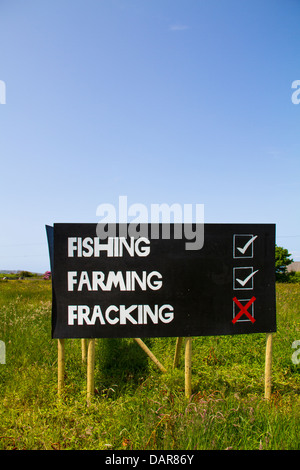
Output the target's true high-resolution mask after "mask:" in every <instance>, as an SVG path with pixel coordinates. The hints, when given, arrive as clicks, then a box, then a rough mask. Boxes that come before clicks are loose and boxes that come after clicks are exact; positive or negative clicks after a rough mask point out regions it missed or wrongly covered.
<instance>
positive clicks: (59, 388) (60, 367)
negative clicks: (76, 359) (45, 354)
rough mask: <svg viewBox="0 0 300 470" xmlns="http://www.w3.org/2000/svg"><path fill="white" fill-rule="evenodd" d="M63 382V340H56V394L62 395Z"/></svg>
mask: <svg viewBox="0 0 300 470" xmlns="http://www.w3.org/2000/svg"><path fill="white" fill-rule="evenodd" d="M64 384H65V340H64V339H58V340H57V395H58V397H61V396H62V393H63V389H64Z"/></svg>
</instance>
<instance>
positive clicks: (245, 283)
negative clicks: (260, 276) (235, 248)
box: [233, 266, 258, 290]
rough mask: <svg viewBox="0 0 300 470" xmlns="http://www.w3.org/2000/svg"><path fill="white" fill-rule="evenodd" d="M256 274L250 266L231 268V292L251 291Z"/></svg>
mask: <svg viewBox="0 0 300 470" xmlns="http://www.w3.org/2000/svg"><path fill="white" fill-rule="evenodd" d="M257 272H258V269H257V270H256V271H254V270H253V267H252V266H249V267H248V266H247V267H241V268H233V290H252V289H253V287H254V276H255V274H256V273H257Z"/></svg>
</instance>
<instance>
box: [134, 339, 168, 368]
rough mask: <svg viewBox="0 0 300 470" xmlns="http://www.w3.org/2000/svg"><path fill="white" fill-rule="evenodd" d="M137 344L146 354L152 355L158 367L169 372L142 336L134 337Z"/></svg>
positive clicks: (151, 357)
mask: <svg viewBox="0 0 300 470" xmlns="http://www.w3.org/2000/svg"><path fill="white" fill-rule="evenodd" d="M134 339H135V341H136V342H137V344H138V345H139V346H140V347H141V348H142V349H143V351H145V353H146V354H148V356H149V357H150V359H151V360H152V361H153V362H154V363H155V364H156V365H157V367H158V368H159V369H160V370H161V371H162V372H167V371H166V369H165V368H164V366H163V365H162V364H161V363H160V362H159V360H158V359H157V358H156V357H155V356H154V354H153V353H152V352H151V351H150V349H149V348H148V347H147V346H146V344H145V343H144V342H143V341H142V340H141V339H140V338H134Z"/></svg>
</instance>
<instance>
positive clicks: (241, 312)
mask: <svg viewBox="0 0 300 470" xmlns="http://www.w3.org/2000/svg"><path fill="white" fill-rule="evenodd" d="M232 300H233V301H234V302H235V303H236V304H237V306H238V307H239V308H240V309H241V310H240V311H239V313H238V314H237V315H236V316H235V317H234V319H233V320H232V323H233V324H234V323H235V322H236V321H238V319H239V318H240V317H241V316H242V315H244V314H245V315H247V317H248V318H249V320H250V321H251V322H252V323H254V322H255V318H253V317H252V315H251V314H250V313H249V312H248V311H247V309H248V308H249V307H250V305H252V304H253V302H254V301H255V300H256V297H252V299H250V300H249V302H247V303H246V305H242V304H241V302H240V301H239V300H238V299H237V298H236V297H234V298H233V299H232Z"/></svg>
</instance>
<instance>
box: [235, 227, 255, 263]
mask: <svg viewBox="0 0 300 470" xmlns="http://www.w3.org/2000/svg"><path fill="white" fill-rule="evenodd" d="M256 238H257V235H253V234H243V233H241V234H234V235H233V257H234V258H253V255H254V241H255V240H256Z"/></svg>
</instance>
